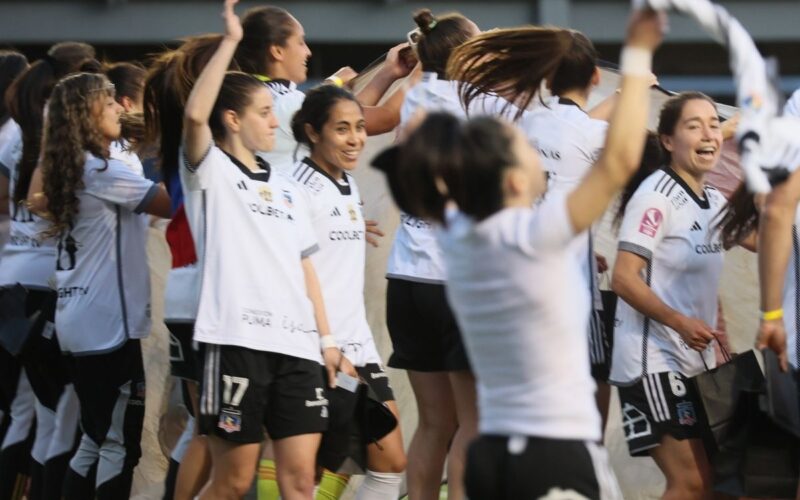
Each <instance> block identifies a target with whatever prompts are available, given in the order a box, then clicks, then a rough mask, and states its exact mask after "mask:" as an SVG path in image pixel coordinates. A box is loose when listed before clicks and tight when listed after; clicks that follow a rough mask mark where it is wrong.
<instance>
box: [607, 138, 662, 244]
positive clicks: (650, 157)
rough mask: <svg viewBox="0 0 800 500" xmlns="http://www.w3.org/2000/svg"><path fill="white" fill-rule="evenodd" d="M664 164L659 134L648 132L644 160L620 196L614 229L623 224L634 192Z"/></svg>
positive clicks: (643, 154)
mask: <svg viewBox="0 0 800 500" xmlns="http://www.w3.org/2000/svg"><path fill="white" fill-rule="evenodd" d="M663 165H664V152H663V149H662V148H661V143H660V142H659V140H658V135H656V133H655V132H649V131H648V132H647V137H645V143H644V152H643V153H642V160H641V162H639V169H638V170H637V171H636V173H635V174H633V176H632V177H631V179H630V180H629V181H628V184H626V185H625V188H624V189H623V190H622V194H621V195H620V198H619V206H618V207H617V213H616V214H614V224H613V226H614V229H616V230H619V227H620V225H621V224H622V218H623V217H624V216H625V208H627V206H628V202H629V201H631V198H632V197H633V193H635V192H636V190H637V189H638V188H639V185H641V183H642V182H644V180H645V179H647V178H648V177H650V174H652V173H653V172H655V171H656V170H658V169H659V168H660V167H662V166H663Z"/></svg>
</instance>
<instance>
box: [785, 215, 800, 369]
mask: <svg viewBox="0 0 800 500" xmlns="http://www.w3.org/2000/svg"><path fill="white" fill-rule="evenodd" d="M798 225H800V207H799V208H798V209H797V211H796V213H795V218H794V225H793V226H792V258H791V259H789V266H788V267H787V269H786V279H785V281H784V282H783V323H784V325H785V327H786V357H787V358H788V359H789V363H790V364H791V365H792V366H793V367H794V368H800V343H798V342H797V332H798V331H800V264H799V263H800V236H798Z"/></svg>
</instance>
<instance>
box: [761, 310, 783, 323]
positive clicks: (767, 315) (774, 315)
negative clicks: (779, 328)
mask: <svg viewBox="0 0 800 500" xmlns="http://www.w3.org/2000/svg"><path fill="white" fill-rule="evenodd" d="M778 319H783V309H773V310H772V311H763V312H762V313H761V320H762V321H775V320H778Z"/></svg>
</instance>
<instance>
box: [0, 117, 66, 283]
mask: <svg viewBox="0 0 800 500" xmlns="http://www.w3.org/2000/svg"><path fill="white" fill-rule="evenodd" d="M0 141H2V142H0V175H3V176H5V177H7V178H8V193H7V194H8V213H9V216H10V219H11V220H10V223H9V237H8V241H7V242H6V244H5V246H4V247H3V251H2V254H0V285H11V284H14V283H21V284H23V285H25V286H27V287H30V288H50V284H49V282H50V279H51V278H52V276H53V273H54V272H55V266H54V265H53V263H54V262H55V257H56V248H55V240H54V239H52V238H44V237H42V235H41V233H42V231H44V230H45V229H47V222H46V221H44V220H43V219H41V218H40V217H39V216H37V215H35V214H33V213H32V212H30V211H29V210H28V208H27V207H26V206H25V203H14V189H15V188H16V185H17V180H18V178H19V162H20V159H21V158H22V132H21V130H20V129H19V126H18V125H17V124H16V123H15V122H14V121H13V120H8V121H7V122H6V124H5V125H4V126H3V127H2V129H0Z"/></svg>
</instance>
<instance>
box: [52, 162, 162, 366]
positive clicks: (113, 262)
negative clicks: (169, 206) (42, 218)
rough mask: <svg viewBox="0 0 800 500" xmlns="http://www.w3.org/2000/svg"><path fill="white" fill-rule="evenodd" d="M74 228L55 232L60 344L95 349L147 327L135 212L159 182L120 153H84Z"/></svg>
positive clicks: (141, 238)
mask: <svg viewBox="0 0 800 500" xmlns="http://www.w3.org/2000/svg"><path fill="white" fill-rule="evenodd" d="M83 183H84V189H82V190H80V191H78V192H77V196H78V199H79V200H80V209H79V210H80V211H79V212H78V214H77V216H76V217H75V221H74V227H73V228H72V229H71V230H70V231H69V232H68V233H67V234H64V235H62V236H61V237H60V238H59V241H58V243H57V247H56V250H57V257H56V283H57V285H58V305H57V308H56V330H57V331H58V340H59V343H60V344H61V349H62V350H64V351H66V352H71V353H73V354H76V355H77V354H96V353H101V352H107V351H110V350H113V349H115V348H117V347H119V346H120V345H121V344H123V343H124V342H126V341H127V340H128V339H140V338H144V337H146V336H147V335H148V334H149V333H150V272H149V268H148V265H147V253H146V248H145V241H146V233H145V232H144V230H143V228H142V225H141V223H140V220H139V215H138V214H139V213H140V212H141V211H142V210H143V209H144V208H145V207H147V205H148V204H149V203H150V200H152V198H153V197H154V196H155V195H156V194H157V192H158V186H156V185H155V184H154V183H153V182H151V181H149V180H147V179H144V178H142V177H141V176H139V175H136V174H135V173H134V172H132V171H131V170H130V168H129V167H128V166H127V165H125V164H124V163H122V162H121V161H119V160H114V159H110V160H108V161H106V160H103V159H101V158H97V157H95V156H92V155H91V154H88V153H87V155H86V165H85V166H84V172H83Z"/></svg>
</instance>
